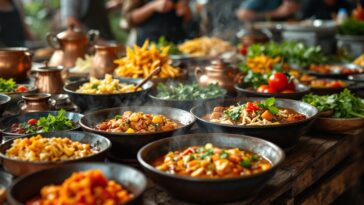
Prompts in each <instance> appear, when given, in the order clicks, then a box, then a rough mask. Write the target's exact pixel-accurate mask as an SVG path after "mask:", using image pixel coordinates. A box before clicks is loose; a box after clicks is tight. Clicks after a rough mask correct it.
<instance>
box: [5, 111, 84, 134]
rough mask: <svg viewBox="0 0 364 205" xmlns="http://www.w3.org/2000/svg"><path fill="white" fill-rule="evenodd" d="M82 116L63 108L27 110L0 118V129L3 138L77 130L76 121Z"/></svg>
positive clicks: (78, 126)
mask: <svg viewBox="0 0 364 205" xmlns="http://www.w3.org/2000/svg"><path fill="white" fill-rule="evenodd" d="M82 116H83V115H82V114H79V113H74V112H66V111H64V110H60V111H47V112H28V113H24V114H19V115H13V116H9V117H6V118H3V119H1V120H0V129H1V132H2V134H3V136H4V139H8V138H12V137H15V136H24V135H28V134H36V133H45V132H53V131H66V130H78V129H80V125H79V124H78V121H79V120H80V119H81V117H82Z"/></svg>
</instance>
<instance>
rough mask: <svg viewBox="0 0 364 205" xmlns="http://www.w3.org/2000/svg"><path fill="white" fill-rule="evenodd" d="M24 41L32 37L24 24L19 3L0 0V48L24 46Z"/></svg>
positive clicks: (10, 0)
mask: <svg viewBox="0 0 364 205" xmlns="http://www.w3.org/2000/svg"><path fill="white" fill-rule="evenodd" d="M26 40H32V35H31V33H30V31H29V28H28V26H27V25H26V24H25V22H24V15H23V6H22V4H21V2H20V1H16V0H0V47H1V46H4V47H5V46H7V47H17V46H24V45H25V41H26Z"/></svg>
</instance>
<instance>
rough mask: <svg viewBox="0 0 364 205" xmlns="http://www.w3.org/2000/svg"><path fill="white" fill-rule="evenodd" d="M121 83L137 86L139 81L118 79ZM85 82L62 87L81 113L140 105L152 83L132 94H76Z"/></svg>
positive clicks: (145, 98)
mask: <svg viewBox="0 0 364 205" xmlns="http://www.w3.org/2000/svg"><path fill="white" fill-rule="evenodd" d="M119 80H120V82H122V83H133V84H137V83H139V82H140V81H141V79H132V78H130V79H119ZM86 82H88V80H86V81H77V82H73V83H69V84H67V85H65V86H64V88H63V89H64V91H65V92H66V93H67V94H68V96H69V98H70V100H71V101H72V102H73V103H75V104H76V105H77V106H78V107H79V108H80V109H81V111H95V110H99V109H105V108H111V107H118V106H129V105H142V104H143V103H144V102H145V101H146V100H147V98H148V96H147V94H148V92H149V91H150V89H151V88H152V87H153V83H152V82H147V83H146V84H144V85H143V90H141V91H137V92H132V93H121V94H84V93H78V92H76V90H77V89H78V88H79V87H80V86H81V85H83V84H84V83H86Z"/></svg>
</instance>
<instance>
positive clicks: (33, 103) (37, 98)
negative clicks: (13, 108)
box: [18, 93, 55, 113]
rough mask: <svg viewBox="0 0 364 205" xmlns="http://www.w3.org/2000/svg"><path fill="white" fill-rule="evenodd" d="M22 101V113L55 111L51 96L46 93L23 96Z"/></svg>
mask: <svg viewBox="0 0 364 205" xmlns="http://www.w3.org/2000/svg"><path fill="white" fill-rule="evenodd" d="M22 99H23V100H21V101H19V102H18V105H19V108H20V112H21V113H26V112H41V111H48V110H53V108H54V105H55V101H54V100H51V94H46V93H38V94H28V95H24V96H22Z"/></svg>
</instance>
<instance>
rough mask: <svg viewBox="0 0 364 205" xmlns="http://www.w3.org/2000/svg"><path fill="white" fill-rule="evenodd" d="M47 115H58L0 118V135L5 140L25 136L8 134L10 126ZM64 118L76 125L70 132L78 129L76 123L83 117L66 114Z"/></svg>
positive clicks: (30, 113)
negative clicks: (0, 134)
mask: <svg viewBox="0 0 364 205" xmlns="http://www.w3.org/2000/svg"><path fill="white" fill-rule="evenodd" d="M49 114H51V115H54V116H56V115H57V114H58V111H46V112H28V113H24V114H19V115H12V116H9V117H5V118H2V119H1V120H0V129H1V133H2V135H3V136H4V139H5V140H7V139H10V138H12V137H17V136H24V135H27V134H17V133H12V132H10V128H11V125H12V124H14V123H23V122H27V121H28V120H29V119H32V118H35V119H39V118H41V117H47V116H48V115H49ZM66 116H67V118H68V119H70V120H72V121H73V122H75V123H76V124H77V126H76V127H75V128H73V129H70V130H78V129H80V125H79V124H78V121H79V120H80V119H81V117H82V116H83V115H82V114H79V113H74V112H66ZM57 131H61V130H57Z"/></svg>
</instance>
